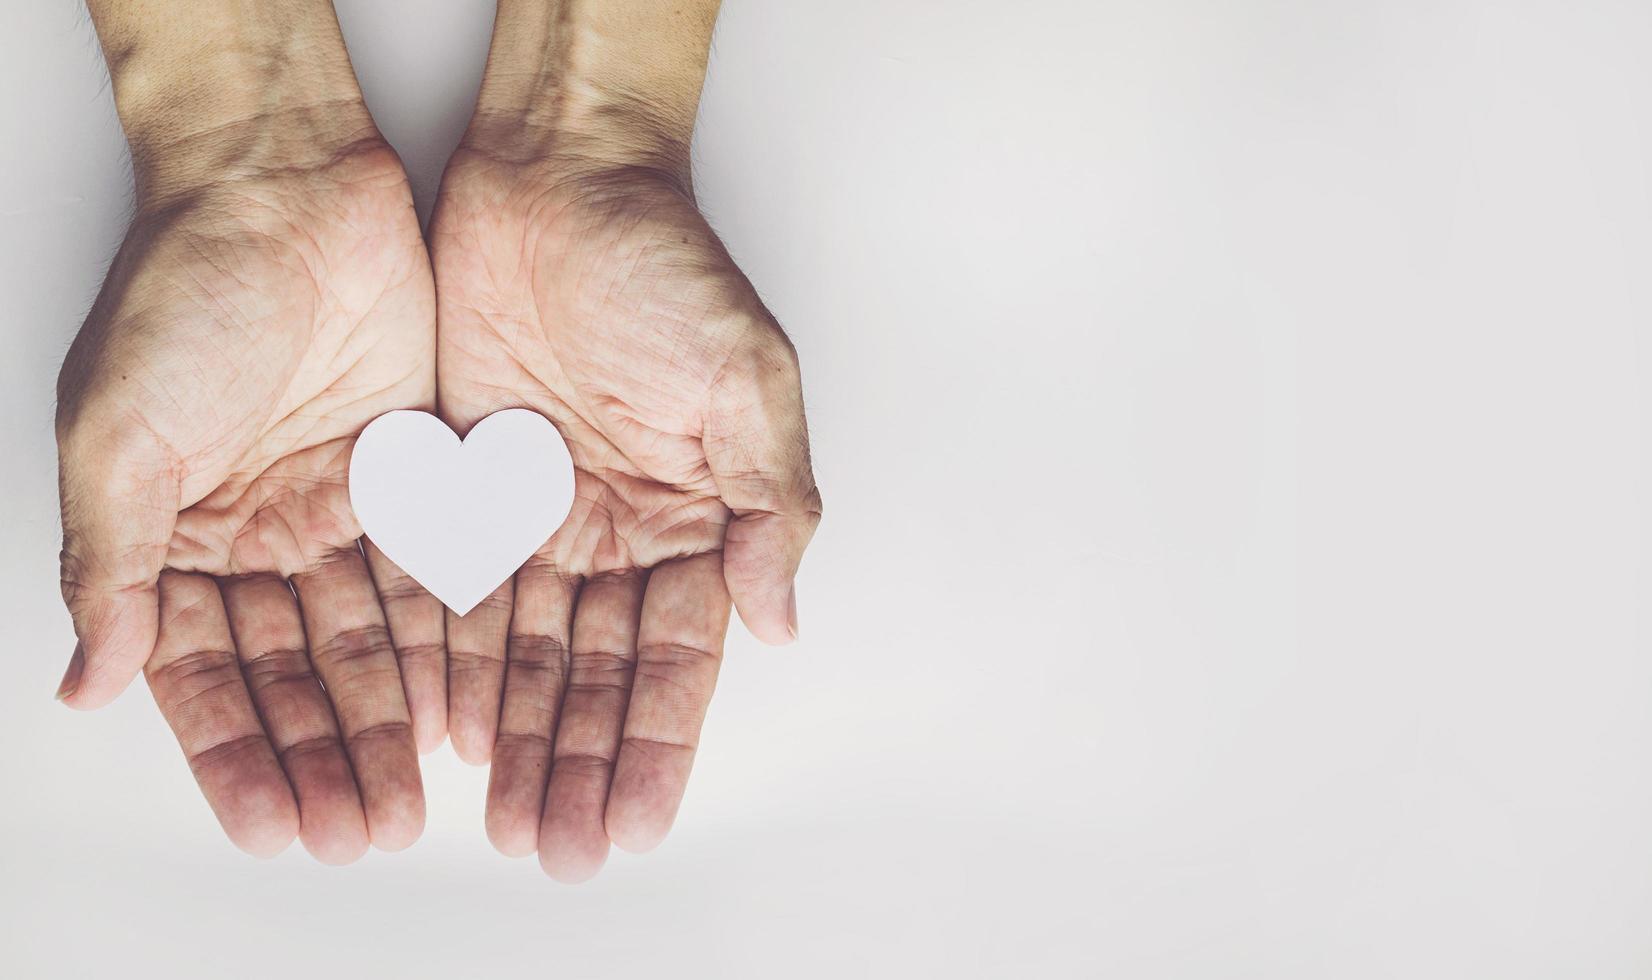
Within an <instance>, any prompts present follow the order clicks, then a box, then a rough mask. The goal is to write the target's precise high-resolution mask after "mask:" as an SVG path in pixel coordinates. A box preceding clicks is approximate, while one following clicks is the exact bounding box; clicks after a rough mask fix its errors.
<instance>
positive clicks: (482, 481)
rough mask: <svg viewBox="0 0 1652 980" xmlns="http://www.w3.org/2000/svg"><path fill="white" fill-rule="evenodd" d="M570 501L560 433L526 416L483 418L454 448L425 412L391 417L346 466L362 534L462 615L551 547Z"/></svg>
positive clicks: (367, 433) (370, 428)
mask: <svg viewBox="0 0 1652 980" xmlns="http://www.w3.org/2000/svg"><path fill="white" fill-rule="evenodd" d="M573 502H574V465H573V460H572V458H571V457H569V455H568V447H567V445H566V444H565V443H564V442H563V441H562V434H561V433H559V432H557V431H556V426H554V425H552V424H551V423H550V422H549V421H548V420H547V419H546V418H545V417H544V416H542V415H540V414H539V413H537V412H532V411H529V410H527V409H525V408H513V409H508V410H506V411H503V412H496V413H494V414H493V415H489V416H488V417H487V418H485V419H483V420H482V421H480V422H478V423H476V426H475V427H474V428H472V429H471V430H470V434H469V435H467V436H466V437H465V438H464V441H462V442H461V441H460V440H459V437H458V436H457V435H455V434H454V433H453V430H452V429H449V428H448V427H447V426H446V425H444V424H443V423H442V421H441V420H440V419H438V418H436V416H434V415H431V414H429V413H428V412H413V411H398V412H390V413H388V414H386V415H381V416H379V417H378V418H376V419H374V420H373V421H372V422H370V423H368V425H367V428H365V429H363V430H362V432H361V435H360V437H358V438H357V439H356V446H355V451H354V453H353V454H352V455H351V457H350V506H351V507H352V508H354V509H355V512H356V519H357V520H358V521H360V522H361V527H362V530H363V531H365V532H366V533H367V536H368V537H369V538H371V539H372V540H373V543H374V544H375V545H377V546H378V547H379V550H380V551H383V552H384V553H385V555H386V556H387V557H388V558H389V559H390V560H391V561H393V562H395V563H396V564H397V565H398V566H400V567H401V569H402V571H404V572H406V573H407V574H408V575H410V576H412V578H413V580H414V581H416V582H418V583H419V584H420V585H422V586H424V587H425V588H426V589H427V590H429V592H430V594H431V595H434V596H435V597H436V598H438V599H440V600H441V601H442V604H443V605H445V606H447V607H448V608H449V609H451V610H453V611H454V612H456V613H458V614H459V615H461V616H463V615H464V614H465V613H467V612H470V611H471V610H472V609H474V608H475V607H476V604H477V603H479V602H481V601H482V600H483V599H485V598H487V597H488V595H489V594H491V593H492V592H493V590H494V589H496V588H498V587H499V584H500V583H501V582H503V581H505V580H506V579H507V578H510V577H511V575H512V574H514V573H515V572H516V570H517V569H518V568H521V567H522V563H523V562H525V561H527V560H528V559H529V558H530V557H531V556H532V555H533V553H534V552H535V551H538V550H539V547H540V546H541V545H543V544H544V543H545V542H546V541H548V540H550V537H551V535H553V534H555V533H556V529H557V528H559V527H561V526H562V522H563V521H564V520H566V519H567V517H568V511H569V509H570V508H571V507H572V506H573Z"/></svg>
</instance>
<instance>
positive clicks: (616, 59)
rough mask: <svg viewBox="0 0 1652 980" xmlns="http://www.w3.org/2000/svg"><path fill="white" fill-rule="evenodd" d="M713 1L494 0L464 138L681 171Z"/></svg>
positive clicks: (528, 151)
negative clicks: (485, 61) (493, 14)
mask: <svg viewBox="0 0 1652 980" xmlns="http://www.w3.org/2000/svg"><path fill="white" fill-rule="evenodd" d="M720 4H721V0H500V2H499V11H498V15H497V17H496V18H495V21H494V31H493V45H492V48H491V49H490V51H489V53H488V66H487V71H486V73H485V75H484V78H483V83H482V90H481V94H480V96H479V97H478V99H477V112H476V118H475V121H474V122H473V124H472V127H471V133H470V134H469V138H470V139H471V141H472V142H473V143H479V144H483V145H486V146H487V147H488V148H489V150H490V152H509V153H515V154H520V155H521V156H523V157H531V156H534V155H547V154H555V155H559V156H565V157H571V158H580V159H586V160H589V161H591V162H593V163H598V164H610V165H616V166H645V167H655V168H661V169H667V170H682V171H684V172H685V173H686V169H687V165H688V147H689V141H690V139H691V137H692V135H693V129H694V117H695V114H696V112H697V111H698V109H699V103H700V89H701V85H702V84H703V82H704V80H705V72H706V59H707V56H708V54H709V51H710V47H711V35H712V29H713V26H714V24H715V23H716V19H717V9H718V7H719V6H720ZM501 148H509V149H508V150H501Z"/></svg>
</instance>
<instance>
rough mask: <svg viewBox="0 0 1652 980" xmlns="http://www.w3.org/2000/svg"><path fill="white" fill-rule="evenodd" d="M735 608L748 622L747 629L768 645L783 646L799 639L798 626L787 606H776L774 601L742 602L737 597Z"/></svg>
mask: <svg viewBox="0 0 1652 980" xmlns="http://www.w3.org/2000/svg"><path fill="white" fill-rule="evenodd" d="M734 608H735V609H736V610H737V611H738V612H739V613H740V622H742V623H745V624H746V631H747V632H749V633H750V634H751V635H752V636H754V637H756V638H757V639H758V640H759V641H760V642H762V643H764V644H767V645H768V646H771V647H783V646H786V645H787V644H790V643H792V642H794V641H795V640H796V639H797V628H796V626H794V625H793V623H792V617H791V616H789V615H788V614H787V611H786V608H785V606H781V607H780V608H774V604H773V603H771V604H770V605H768V606H763V605H759V604H758V603H756V602H755V601H747V602H746V603H744V604H742V603H741V600H740V599H739V598H736V599H735V600H734Z"/></svg>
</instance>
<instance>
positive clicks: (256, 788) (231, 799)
mask: <svg viewBox="0 0 1652 980" xmlns="http://www.w3.org/2000/svg"><path fill="white" fill-rule="evenodd" d="M158 592H159V598H160V625H159V629H158V632H157V635H156V641H155V654H154V656H152V657H150V658H149V662H148V663H147V664H146V665H145V667H144V675H145V676H146V677H147V679H148V681H149V689H150V690H151V691H152V692H153V693H154V695H155V703H156V704H157V705H159V706H160V709H161V714H162V716H164V717H165V718H166V723H167V724H168V725H170V726H171V727H172V731H173V733H174V734H176V735H177V736H178V744H179V745H181V746H182V747H183V750H184V757H185V758H187V759H188V760H189V768H190V771H192V772H194V773H195V781H196V782H197V783H199V784H200V786H201V794H202V795H203V796H205V797H206V800H207V803H208V804H210V805H211V807H212V812H213V813H214V814H216V815H217V817H218V822H219V823H220V824H222V825H223V828H224V833H226V834H228V835H229V839H230V840H231V841H233V842H234V843H235V846H236V847H239V848H240V849H241V850H243V851H246V852H247V853H249V854H255V855H257V856H259V857H271V856H274V855H276V854H279V853H280V852H281V851H282V850H283V849H285V848H286V846H287V845H288V844H290V843H292V840H293V837H295V836H296V835H297V834H298V826H299V817H298V804H297V803H296V801H294V799H293V792H292V788H291V787H290V786H289V785H288V783H287V777H286V775H285V774H284V773H283V772H282V771H281V764H280V763H279V762H278V761H276V757H275V751H274V750H273V749H272V748H271V747H270V742H269V739H268V738H267V737H266V736H265V734H264V728H263V726H262V725H261V724H260V723H259V721H258V713H257V712H256V711H255V710H253V705H252V698H251V696H250V695H249V694H248V693H247V685H246V683H245V681H244V680H243V679H242V676H241V665H240V663H239V662H238V661H237V660H236V656H235V649H234V647H233V644H232V641H231V639H230V631H229V621H228V619H226V618H225V615H224V603H223V600H222V599H221V598H220V597H219V595H218V586H217V585H216V584H214V582H213V581H212V579H210V578H208V577H206V576H204V575H188V574H185V573H182V572H171V571H169V572H165V573H164V574H162V575H161V576H160V579H159V582H158Z"/></svg>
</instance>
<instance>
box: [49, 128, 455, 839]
mask: <svg viewBox="0 0 1652 980" xmlns="http://www.w3.org/2000/svg"><path fill="white" fill-rule="evenodd" d="M434 303H435V299H434V294H433V285H432V279H431V275H430V267H429V262H428V259H427V255H426V251H425V248H424V244H423V241H422V239H421V237H420V233H419V228H418V224H417V220H416V218H415V216H414V213H413V208H412V201H411V197H410V195H409V192H408V188H407V183H406V180H405V177H404V176H403V174H402V170H401V167H400V165H399V162H398V161H397V160H396V157H395V154H394V153H393V152H392V151H390V150H389V148H388V147H387V146H385V145H384V144H383V143H382V142H381V141H378V140H377V139H376V138H373V139H368V140H364V141H362V142H359V143H356V144H353V145H351V146H350V147H348V148H347V149H346V150H344V151H342V152H340V153H339V154H337V155H336V156H334V157H332V158H330V159H327V160H324V161H322V162H320V163H319V164H317V165H315V166H313V167H307V168H304V169H294V168H278V169H273V170H270V171H268V172H264V171H259V170H257V169H255V168H246V169H244V170H242V171H240V172H238V173H237V175H236V176H234V177H233V178H232V179H226V180H222V181H219V182H217V183H215V184H214V185H212V186H210V187H205V188H200V189H198V190H196V191H194V192H191V193H190V194H187V195H183V196H180V197H177V198H175V199H172V200H168V201H165V202H159V203H157V204H155V205H154V206H151V207H141V208H140V210H139V214H138V216H137V217H136V218H135V220H134V223H133V226H132V228H131V230H130V232H129V233H128V236H127V239H126V242H125V243H124V244H123V246H122V248H121V250H120V252H119V254H118V255H117V257H116V259H115V262H114V264H113V266H112V268H111V270H110V272H109V276H108V279H107V281H106V282H105V284H104V288H103V291H102V293H101V294H100V296H99V298H98V301H97V303H96V305H95V306H94V308H93V310H92V313H91V315H90V317H89V319H88V321H87V323H86V325H85V327H84V328H83V329H82V331H81V333H80V335H79V337H78V338H77V339H76V341H75V344H74V346H73V348H72V350H71V352H70V355H69V358H68V360H67V362H66V363H65V366H64V369H63V374H62V378H61V380H60V411H59V425H58V429H59V445H60V456H61V476H62V485H63V507H64V533H65V543H64V556H63V583H64V594H65V598H66V599H67V601H68V603H69V606H70V611H71V612H72V613H73V615H74V619H75V626H76V632H77V635H78V637H79V639H80V646H79V647H77V651H76V654H75V662H74V664H73V665H72V666H71V669H70V676H69V677H67V678H66V679H65V694H64V698H65V700H66V701H68V702H69V703H70V704H71V705H73V706H75V707H83V708H91V707H96V706H98V705H100V704H103V703H105V702H107V701H109V700H110V699H112V698H113V697H114V696H115V695H117V694H118V693H119V692H120V690H121V688H123V687H124V686H125V685H126V683H127V682H128V681H129V680H130V679H131V677H132V676H133V674H135V673H136V672H137V671H138V670H139V669H140V668H142V669H143V670H144V672H145V674H146V676H147V677H148V679H149V683H150V686H151V688H152V689H153V691H154V694H155V698H156V700H157V702H158V703H159V705H160V707H161V710H162V712H163V713H164V714H165V715H166V717H167V719H168V721H169V723H170V724H171V725H172V727H173V729H174V730H175V732H176V733H177V735H178V738H179V741H180V742H181V743H182V745H183V748H184V751H185V753H186V755H187V756H188V758H189V761H190V765H191V768H192V769H193V770H194V772H195V775H196V777H197V779H198V780H199V782H200V784H201V787H202V790H203V792H204V794H205V795H206V797H207V799H208V801H209V802H210V803H211V804H212V806H213V808H214V810H215V812H216V813H217V814H218V816H219V819H220V820H221V821H222V823H223V825H224V827H225V830H226V831H227V832H228V834H229V836H230V837H231V839H232V840H234V841H235V842H236V843H237V844H238V845H240V846H241V847H243V848H245V849H247V850H250V851H253V852H256V853H272V852H274V851H277V850H280V849H281V848H282V847H284V846H285V845H286V844H287V843H288V842H289V841H290V840H291V839H292V838H293V836H294V835H295V834H298V835H300V836H301V837H302V839H303V841H304V843H305V845H306V846H307V847H308V848H309V849H310V850H311V851H312V852H313V853H315V854H316V855H317V856H319V857H321V858H322V859H324V860H329V861H344V860H349V859H352V858H354V857H356V856H358V855H359V854H360V853H361V852H362V851H363V850H364V849H365V848H366V847H367V845H368V843H369V841H371V843H373V844H375V845H377V846H380V847H384V848H392V849H393V848H398V847H402V846H405V845H407V844H408V843H411V842H412V840H413V839H415V838H416V837H417V836H418V834H419V832H420V829H421V828H422V826H423V819H424V809H423V807H424V804H423V794H422V790H421V787H420V779H419V772H418V760H417V750H416V747H415V740H414V736H413V727H412V723H413V720H414V718H416V717H417V718H419V720H420V731H419V741H420V742H422V743H424V744H425V745H426V747H430V746H431V745H433V744H434V743H436V742H439V741H440V739H441V735H442V731H441V725H442V724H443V721H444V715H443V710H442V705H443V703H444V702H443V691H442V683H443V670H442V666H441V647H442V628H443V622H442V614H441V609H440V605H439V604H437V603H436V602H435V600H433V599H431V598H430V597H428V596H427V595H425V594H423V593H422V591H420V590H418V589H417V588H416V587H415V586H413V585H412V584H411V582H409V581H408V580H407V579H406V578H405V576H401V575H400V574H399V573H398V572H397V571H396V570H395V569H394V567H393V566H391V565H390V564H389V563H388V562H386V561H385V560H383V559H382V557H381V556H378V555H377V554H376V553H373V552H372V551H371V550H370V549H369V552H368V554H367V555H366V556H364V555H363V552H362V550H361V549H360V548H359V547H358V543H357V539H358V538H359V537H360V535H361V530H360V528H359V527H358V526H357V525H356V522H355V518H354V517H353V515H352V513H351V510H350V507H349V502H348V496H347V492H346V488H345V476H346V472H347V466H348V460H349V454H350V449H351V446H352V444H353V442H354V439H355V437H356V435H357V434H358V433H359V432H360V431H361V429H362V427H363V426H364V425H366V423H367V422H369V421H371V420H372V419H373V418H374V417H375V416H377V415H379V414H381V413H383V412H386V411H389V410H392V409H397V408H408V407H427V408H428V407H430V406H431V405H432V403H433V400H434V394H435V391H434V388H435V376H434V371H433V363H434V350H433V348H434V341H435V336H434ZM369 559H370V560H371V568H370V567H369ZM289 583H290V587H289ZM387 614H388V625H387ZM389 627H394V628H395V631H396V636H395V639H396V641H397V646H399V647H400V648H401V651H402V653H403V654H404V655H405V656H406V658H407V659H406V663H405V665H404V666H405V668H406V669H405V673H406V675H407V677H406V681H407V687H406V691H405V693H404V687H403V672H404V671H403V670H402V669H400V668H399V667H398V661H397V652H396V648H395V647H394V646H393V645H392V643H391V637H390V633H389ZM409 701H412V702H413V703H414V707H415V711H414V712H412V714H411V715H410V712H409V707H408V703H409Z"/></svg>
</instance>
